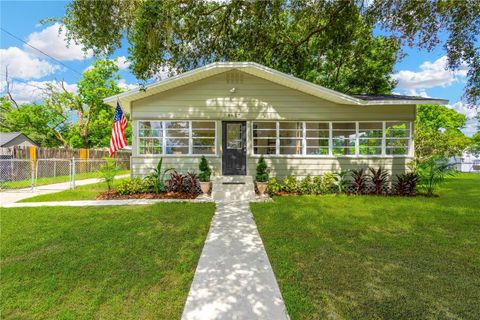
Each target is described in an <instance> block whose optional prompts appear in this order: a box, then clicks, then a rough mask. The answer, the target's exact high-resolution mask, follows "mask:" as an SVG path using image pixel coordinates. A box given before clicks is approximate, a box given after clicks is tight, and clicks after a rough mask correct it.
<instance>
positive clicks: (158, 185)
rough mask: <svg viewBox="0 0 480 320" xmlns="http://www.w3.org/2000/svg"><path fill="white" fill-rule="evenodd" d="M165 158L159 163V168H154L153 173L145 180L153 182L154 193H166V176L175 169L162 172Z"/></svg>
mask: <svg viewBox="0 0 480 320" xmlns="http://www.w3.org/2000/svg"><path fill="white" fill-rule="evenodd" d="M162 164H163V158H160V160H159V161H158V163H157V166H156V167H155V168H153V171H152V173H150V174H149V175H148V176H147V177H146V178H145V179H146V180H149V181H151V182H152V185H153V192H155V193H161V192H164V191H165V175H166V174H167V173H168V172H169V171H171V170H173V168H168V169H165V170H163V171H162Z"/></svg>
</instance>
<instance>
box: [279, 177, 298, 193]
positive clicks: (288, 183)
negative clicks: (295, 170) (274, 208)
mask: <svg viewBox="0 0 480 320" xmlns="http://www.w3.org/2000/svg"><path fill="white" fill-rule="evenodd" d="M283 190H284V191H285V192H288V193H297V192H298V181H297V179H296V178H295V177H292V176H286V177H285V178H283Z"/></svg>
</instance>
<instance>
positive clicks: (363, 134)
mask: <svg viewBox="0 0 480 320" xmlns="http://www.w3.org/2000/svg"><path fill="white" fill-rule="evenodd" d="M382 139H383V122H359V123H358V142H359V154H360V155H381V154H382Z"/></svg>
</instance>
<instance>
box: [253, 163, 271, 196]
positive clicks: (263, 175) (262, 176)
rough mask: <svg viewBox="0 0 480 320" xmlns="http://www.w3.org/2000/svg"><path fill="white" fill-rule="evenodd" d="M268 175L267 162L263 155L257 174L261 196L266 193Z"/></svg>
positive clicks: (256, 178)
mask: <svg viewBox="0 0 480 320" xmlns="http://www.w3.org/2000/svg"><path fill="white" fill-rule="evenodd" d="M268 176H269V175H268V171H267V164H266V163H265V159H264V158H263V155H261V156H260V159H259V160H258V164H257V174H256V176H255V180H256V184H257V189H258V193H259V194H260V196H264V195H265V191H266V190H267V186H268Z"/></svg>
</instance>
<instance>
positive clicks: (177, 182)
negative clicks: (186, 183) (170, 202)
mask: <svg viewBox="0 0 480 320" xmlns="http://www.w3.org/2000/svg"><path fill="white" fill-rule="evenodd" d="M184 179H185V177H184V176H183V175H182V174H181V173H178V172H177V171H175V170H174V171H173V172H172V173H170V179H168V181H167V189H168V191H170V192H183V180H184Z"/></svg>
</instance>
